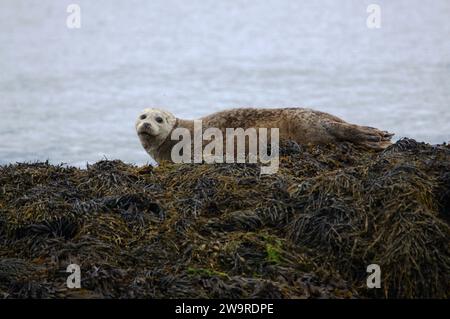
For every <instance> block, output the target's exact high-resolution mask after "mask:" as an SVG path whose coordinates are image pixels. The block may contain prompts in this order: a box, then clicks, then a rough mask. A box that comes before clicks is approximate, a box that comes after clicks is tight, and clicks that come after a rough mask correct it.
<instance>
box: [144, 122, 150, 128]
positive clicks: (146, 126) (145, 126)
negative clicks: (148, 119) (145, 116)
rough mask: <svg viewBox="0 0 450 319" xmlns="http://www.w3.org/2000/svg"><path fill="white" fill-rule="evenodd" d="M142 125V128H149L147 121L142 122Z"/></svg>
mask: <svg viewBox="0 0 450 319" xmlns="http://www.w3.org/2000/svg"><path fill="white" fill-rule="evenodd" d="M142 127H143V128H144V129H149V128H151V125H150V124H148V123H144V124H142Z"/></svg>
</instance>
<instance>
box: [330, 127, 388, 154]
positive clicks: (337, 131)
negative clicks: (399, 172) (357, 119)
mask: <svg viewBox="0 0 450 319" xmlns="http://www.w3.org/2000/svg"><path fill="white" fill-rule="evenodd" d="M326 127H327V130H328V131H329V132H330V133H331V134H332V135H333V136H334V137H335V138H336V139H337V140H340V141H349V142H352V143H355V144H357V145H361V146H363V147H366V148H370V149H374V150H384V149H385V148H387V147H388V146H389V145H391V144H392V143H391V138H392V136H394V134H393V133H389V132H387V131H381V130H379V129H376V128H374V127H370V126H360V125H355V124H349V123H345V122H344V123H342V122H334V121H329V122H327V124H326Z"/></svg>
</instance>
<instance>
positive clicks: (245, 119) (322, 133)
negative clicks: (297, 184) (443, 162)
mask: <svg viewBox="0 0 450 319" xmlns="http://www.w3.org/2000/svg"><path fill="white" fill-rule="evenodd" d="M200 120H202V126H203V129H207V128H218V129H220V130H221V131H222V132H225V130H226V129H227V128H242V129H244V130H246V129H248V128H267V129H270V128H279V137H280V140H293V141H295V142H297V143H299V144H327V143H338V142H344V141H348V142H352V143H354V144H356V145H359V146H362V147H364V148H368V149H373V150H383V149H385V148H386V147H388V146H389V145H391V141H390V140H391V137H392V136H393V135H394V134H392V133H389V132H387V131H381V130H378V129H376V128H373V127H369V126H360V125H355V124H350V123H347V122H345V121H344V120H342V119H340V118H338V117H336V116H334V115H331V114H328V113H324V112H320V111H315V110H312V109H308V108H276V109H275V108H274V109H270V108H236V109H229V110H225V111H220V112H217V113H213V114H210V115H207V116H205V117H202V118H200ZM176 128H186V129H188V130H189V131H190V132H193V130H194V121H193V120H185V119H180V118H177V117H175V116H174V115H173V114H172V113H170V112H168V111H165V110H162V109H157V108H148V109H145V110H144V111H143V112H142V113H141V114H140V115H139V117H138V119H137V121H136V132H137V134H138V136H139V139H140V141H141V144H142V146H143V147H144V149H145V150H146V151H147V153H148V154H149V155H150V156H152V157H153V159H155V160H156V161H158V162H159V161H161V160H171V150H172V147H173V146H174V145H175V144H176V143H177V142H178V141H173V140H172V139H171V133H172V131H173V130H174V129H176Z"/></svg>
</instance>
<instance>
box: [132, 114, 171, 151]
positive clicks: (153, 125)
mask: <svg viewBox="0 0 450 319" xmlns="http://www.w3.org/2000/svg"><path fill="white" fill-rule="evenodd" d="M176 121H177V119H176V117H175V116H174V115H173V114H172V113H170V112H167V111H164V110H160V109H154V108H149V109H145V110H144V111H143V112H142V113H141V114H140V115H139V117H138V118H137V120H136V132H137V134H138V136H139V139H140V140H141V143H142V146H143V147H144V149H145V150H146V151H147V152H148V153H149V154H150V155H151V156H153V157H154V155H155V152H156V151H157V149H158V147H159V146H160V145H161V144H163V143H164V141H165V140H166V139H167V137H169V135H170V134H171V132H172V130H173V128H174V127H175V124H176Z"/></svg>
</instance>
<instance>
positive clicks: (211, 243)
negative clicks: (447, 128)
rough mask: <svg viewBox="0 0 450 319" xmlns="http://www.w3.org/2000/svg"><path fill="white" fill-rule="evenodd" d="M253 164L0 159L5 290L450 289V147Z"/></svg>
mask: <svg viewBox="0 0 450 319" xmlns="http://www.w3.org/2000/svg"><path fill="white" fill-rule="evenodd" d="M259 172H260V169H259V167H258V166H257V165H255V164H214V165H208V164H195V165H194V164H193V165H190V164H184V165H183V164H171V163H161V165H160V166H158V167H156V168H152V167H150V166H143V167H137V166H133V165H127V164H125V163H123V162H121V161H100V162H98V163H96V164H94V165H89V166H88V167H87V168H86V169H78V168H74V167H65V166H61V165H59V166H55V165H50V164H49V163H47V162H45V163H33V164H23V163H20V164H14V165H7V166H2V167H0V298H1V297H3V298H26V297H32V298H102V297H103V298H118V297H122V298H164V297H166V298H178V297H184V298H367V297H369V298H370V297H382V298H449V297H450V282H449V280H448V279H449V278H450V245H449V240H450V225H449V223H450V217H449V216H450V211H449V209H450V204H449V203H450V200H449V199H450V195H449V194H450V182H449V181H450V175H449V172H450V148H449V147H448V146H447V145H437V146H431V145H428V144H425V143H418V142H416V141H414V140H410V139H403V140H400V141H398V142H397V143H396V144H394V145H392V146H391V147H389V148H388V149H386V150H384V151H383V152H381V153H375V152H371V151H367V150H362V149H359V148H356V147H355V146H354V145H352V144H347V143H343V144H339V145H325V146H307V145H297V144H296V143H294V142H289V143H286V144H284V145H282V148H281V150H280V169H279V171H278V173H277V174H274V175H268V176H260V175H259ZM72 263H76V264H78V265H80V267H81V272H82V274H81V278H82V280H81V286H82V287H81V289H69V288H68V287H67V285H66V279H67V276H68V275H69V274H68V273H65V270H66V268H67V266H68V265H69V264H72ZM370 264H378V265H379V266H380V267H381V289H369V288H368V287H367V285H366V279H367V276H368V275H369V274H368V273H367V272H366V269H367V266H368V265H370Z"/></svg>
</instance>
